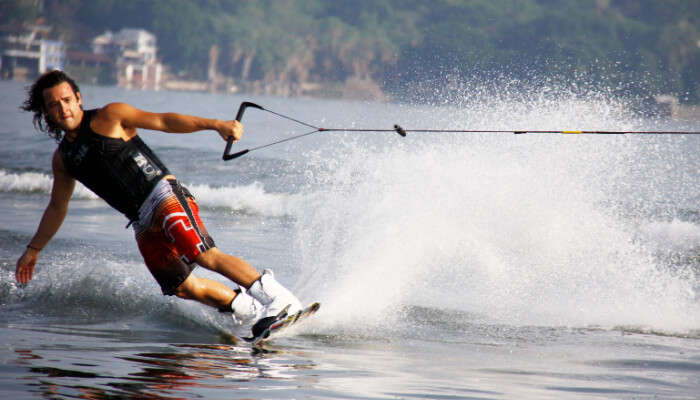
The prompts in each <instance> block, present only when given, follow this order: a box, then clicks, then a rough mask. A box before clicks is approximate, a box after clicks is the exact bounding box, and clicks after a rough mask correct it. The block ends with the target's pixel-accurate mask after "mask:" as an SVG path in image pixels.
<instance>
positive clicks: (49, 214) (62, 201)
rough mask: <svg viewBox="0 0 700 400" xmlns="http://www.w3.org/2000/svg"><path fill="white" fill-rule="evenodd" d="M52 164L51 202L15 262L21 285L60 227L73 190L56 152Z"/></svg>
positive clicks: (70, 179)
mask: <svg viewBox="0 0 700 400" xmlns="http://www.w3.org/2000/svg"><path fill="white" fill-rule="evenodd" d="M52 164H53V175H54V179H53V187H52V188H51V200H50V201H49V204H48V205H47V206H46V210H44V215H43V216H42V217H41V222H40V223H39V227H38V228H37V230H36V233H35V234H34V237H33V238H32V240H31V241H29V244H28V245H27V248H26V250H25V251H24V253H23V254H22V256H21V257H20V258H19V260H17V270H16V276H17V281H19V282H20V283H22V284H26V283H27V282H29V280H30V279H31V278H32V276H33V274H34V265H35V264H36V261H37V258H38V254H39V251H41V249H43V248H44V246H46V244H47V243H48V242H49V241H50V240H51V238H52V237H53V236H54V235H55V234H56V232H57V231H58V228H60V227H61V224H62V223H63V220H64V219H65V217H66V213H67V211H68V202H69V201H70V197H71V195H72V194H73V189H74V188H75V179H73V178H72V177H71V176H70V175H69V174H68V172H67V171H66V170H65V168H64V167H63V160H62V159H61V156H60V155H59V154H58V151H56V152H55V153H54V157H53V162H52Z"/></svg>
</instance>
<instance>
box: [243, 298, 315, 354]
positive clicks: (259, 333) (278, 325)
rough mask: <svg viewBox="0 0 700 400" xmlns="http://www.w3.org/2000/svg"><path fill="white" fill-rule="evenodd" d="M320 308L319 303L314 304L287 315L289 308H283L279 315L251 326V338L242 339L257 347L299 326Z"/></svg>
mask: <svg viewBox="0 0 700 400" xmlns="http://www.w3.org/2000/svg"><path fill="white" fill-rule="evenodd" d="M319 308H321V303H319V302H314V303H312V304H311V305H310V306H308V307H306V308H304V309H303V310H300V311H299V312H297V313H295V314H292V315H288V314H287V310H288V309H289V306H287V307H285V309H284V310H282V311H281V312H280V313H279V314H277V315H276V316H274V317H267V318H263V319H261V320H260V321H258V322H257V323H256V324H255V325H253V329H252V331H253V336H251V337H245V338H243V339H244V340H246V341H247V342H250V343H252V344H253V346H259V345H261V344H262V343H263V342H264V341H266V340H270V339H272V338H273V337H275V336H277V335H279V334H280V333H282V332H284V331H285V330H287V329H288V328H290V327H292V326H295V325H297V324H299V323H300V322H301V321H303V320H305V319H306V318H308V317H310V316H312V315H314V314H315V313H316V311H318V309H319Z"/></svg>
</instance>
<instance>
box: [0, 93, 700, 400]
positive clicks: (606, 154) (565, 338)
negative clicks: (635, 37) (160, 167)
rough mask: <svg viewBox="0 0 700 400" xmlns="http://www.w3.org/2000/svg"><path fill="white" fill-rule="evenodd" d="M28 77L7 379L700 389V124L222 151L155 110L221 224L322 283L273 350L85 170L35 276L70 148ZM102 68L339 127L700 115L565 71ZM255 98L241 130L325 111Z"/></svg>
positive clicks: (189, 100)
mask: <svg viewBox="0 0 700 400" xmlns="http://www.w3.org/2000/svg"><path fill="white" fill-rule="evenodd" d="M23 86H24V85H23V84H20V83H16V82H6V81H3V82H0V120H1V121H2V124H1V125H0V262H1V263H2V264H1V266H2V268H0V338H1V341H0V343H1V344H0V369H1V371H2V373H1V374H0V397H1V398H6V399H36V398H51V399H54V398H90V399H106V398H122V397H136V398H149V399H176V398H177V399H180V398H188V399H192V398H207V399H229V398H261V399H267V398H273V399H287V398H333V399H337V398H345V399H353V398H357V399H396V398H404V399H412V398H431V399H512V398H518V399H546V398H552V399H555V398H556V399H560V398H567V399H599V398H613V399H652V398H663V399H697V398H700V214H699V212H698V211H699V210H698V204H700V136H699V135H695V136H691V135H674V136H671V135H613V136H608V135H605V136H602V135H558V134H526V135H512V134H485V133H481V134H423V133H409V134H408V136H407V137H406V138H402V137H400V136H399V135H396V134H393V133H330V132H327V133H315V134H313V135H310V136H308V137H305V138H303V139H299V140H294V141H290V142H287V143H284V144H280V145H277V146H272V147H269V148H265V149H263V150H259V151H253V152H251V153H249V154H247V155H246V156H244V157H241V158H239V159H236V160H232V161H228V162H224V161H222V160H221V154H222V152H223V148H224V144H223V142H222V141H221V139H220V138H219V136H218V135H217V134H216V133H214V132H200V133H195V134H189V135H169V134H163V133H154V132H142V137H143V138H144V140H145V141H146V142H147V143H149V144H150V145H151V146H152V147H153V148H154V150H155V151H156V153H158V154H159V155H160V157H161V159H163V161H164V162H165V163H166V165H168V166H169V168H170V170H171V171H172V172H173V173H174V174H175V175H176V176H178V178H179V179H180V180H181V181H182V182H183V183H184V184H185V185H186V186H188V187H189V188H190V189H191V191H192V192H193V193H194V195H195V196H196V197H197V200H198V202H199V204H200V206H201V208H202V217H203V220H204V222H205V225H206V226H207V228H208V230H209V232H210V233H211V234H212V236H213V237H214V239H215V240H216V243H217V245H218V246H219V248H221V249H222V250H224V251H226V252H229V253H231V254H234V255H237V256H240V257H242V258H244V259H246V260H248V261H249V262H250V263H251V264H252V265H254V266H255V267H257V268H258V269H262V268H272V269H273V270H274V271H275V273H276V276H277V277H278V279H279V280H280V281H282V282H283V283H285V284H286V285H287V286H289V287H291V288H293V289H294V291H295V292H296V293H297V294H298V295H299V297H300V298H301V299H302V301H303V302H304V303H310V302H312V301H320V302H321V303H322V304H323V306H322V308H321V310H320V311H319V313H318V314H316V316H314V317H313V318H312V319H310V320H309V321H308V323H306V324H304V325H303V326H301V327H299V328H298V329H297V330H296V331H294V332H293V333H294V334H293V335H287V336H284V337H281V338H278V339H276V340H274V341H272V342H271V343H270V344H269V346H268V350H269V351H268V352H267V353H264V354H256V353H254V352H253V351H252V349H251V348H250V346H249V345H248V344H246V343H245V342H241V341H236V340H235V339H234V338H233V337H232V336H231V335H232V334H233V335H236V334H241V332H238V331H237V330H236V327H235V326H234V325H233V323H232V321H231V320H230V317H227V316H226V315H224V314H220V313H218V312H217V311H215V310H212V309H209V308H206V307H204V306H201V305H199V304H195V303H192V302H186V301H183V300H179V299H175V298H171V297H166V296H162V295H161V294H160V290H159V288H158V287H157V285H156V283H155V282H154V280H153V279H152V278H151V277H150V275H149V273H148V271H147V270H146V268H145V267H144V265H143V264H142V262H141V258H140V255H139V253H138V249H137V247H136V244H135V242H134V240H133V233H132V232H131V230H130V229H124V226H125V225H126V223H127V221H126V219H125V218H124V217H123V216H121V215H120V214H118V213H117V212H116V211H114V210H112V209H110V208H109V207H108V206H107V205H106V204H105V203H104V202H103V201H101V200H99V199H97V198H96V197H95V196H94V195H93V194H92V193H90V192H89V191H87V190H86V189H84V188H82V187H77V189H76V192H75V194H74V197H73V200H72V201H71V207H70V211H69V215H68V217H67V219H66V221H65V223H64V224H63V226H62V228H61V230H60V231H59V233H58V234H57V235H56V237H55V238H54V239H53V241H52V242H51V243H50V244H49V245H48V246H47V247H46V249H45V250H44V251H43V252H42V253H41V255H40V259H39V263H38V265H37V270H36V273H35V278H34V280H33V281H32V282H31V283H30V284H29V285H28V286H27V287H24V288H22V287H18V286H17V284H16V283H15V279H14V269H15V262H16V260H17V258H18V257H19V255H20V254H21V252H22V251H23V249H24V246H25V245H26V243H28V241H29V239H30V238H31V236H32V235H33V233H34V231H35V229H36V226H37V224H38V222H39V219H40V218H41V214H42V212H43V209H44V207H45V206H46V203H47V200H48V195H49V191H50V187H51V179H52V178H51V170H50V156H51V154H52V152H53V151H54V150H55V148H56V144H55V143H54V142H53V141H52V140H50V139H49V138H48V137H46V136H45V135H43V134H42V133H39V132H36V131H35V130H34V129H33V128H32V126H31V116H30V115H28V114H27V113H22V112H20V111H19V110H18V107H19V105H20V104H21V102H22V101H23V99H24V92H23V90H24V88H23ZM82 92H83V97H84V104H85V107H86V108H92V107H98V106H102V105H104V104H106V103H108V102H111V101H124V102H128V103H131V104H133V105H135V106H137V107H140V108H144V109H147V110H151V111H177V112H182V113H190V114H196V115H203V116H209V117H215V118H222V119H223V118H233V115H234V114H235V111H236V109H237V107H238V105H239V104H240V102H241V101H244V100H249V101H254V102H256V103H259V104H260V105H262V106H264V107H266V108H268V109H270V110H274V111H277V112H280V113H283V114H287V115H290V116H293V117H294V118H297V119H300V120H302V121H305V122H308V123H310V124H312V125H316V126H322V127H327V128H336V127H353V128H381V129H390V128H391V127H392V126H393V124H395V123H398V124H400V125H401V126H403V127H404V128H406V129H423V128H428V129H449V128H452V129H484V130H499V129H513V130H522V129H553V130H578V129H586V130H589V129H590V130H630V129H641V130H647V129H649V130H660V129H673V130H700V125H699V124H698V123H691V122H682V121H680V122H679V121H664V120H652V119H644V118H641V117H638V116H635V115H634V114H632V113H630V112H629V111H627V107H626V104H625V102H623V101H619V100H615V99H611V98H606V96H605V95H598V96H591V97H589V98H587V97H582V96H574V95H571V94H567V92H566V91H556V90H555V91H547V90H542V91H541V92H539V93H525V94H523V93H507V92H506V93H501V94H500V95H499V96H490V95H488V94H484V93H483V92H482V93H478V96H477V97H474V96H473V93H469V92H466V91H465V92H463V93H461V94H459V93H458V95H453V96H451V98H450V103H449V104H444V105H441V106H428V105H420V106H419V105H406V104H380V103H364V102H349V101H339V100H319V99H282V98H274V97H261V96H251V97H244V96H241V95H219V94H199V93H168V92H140V91H127V90H122V89H117V88H103V87H90V86H85V87H83V88H82ZM243 123H244V126H245V129H246V131H245V132H246V133H245V135H244V138H243V139H242V140H241V141H240V142H239V143H237V144H235V145H234V150H239V149H245V148H253V147H255V146H260V145H264V144H266V143H270V142H273V141H276V140H279V139H284V138H287V137H291V136H293V135H296V134H302V133H305V132H308V131H309V130H310V129H309V128H307V127H304V126H301V125H298V124H295V123H293V122H290V121H287V120H283V119H280V118H277V117H275V116H273V115H271V114H268V113H264V112H261V111H258V110H249V111H248V112H247V113H246V115H245V118H244V119H243ZM195 273H196V274H198V275H200V276H207V277H210V278H213V279H217V280H222V279H221V277H219V276H217V275H215V274H212V273H209V272H207V271H204V270H202V269H197V270H196V271H195ZM222 281H224V280H222ZM225 283H226V284H229V285H231V283H230V282H225Z"/></svg>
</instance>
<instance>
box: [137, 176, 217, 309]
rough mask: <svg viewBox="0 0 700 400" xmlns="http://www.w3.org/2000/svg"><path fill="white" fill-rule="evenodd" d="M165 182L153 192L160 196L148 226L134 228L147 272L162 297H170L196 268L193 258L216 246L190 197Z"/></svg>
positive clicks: (180, 187)
mask: <svg viewBox="0 0 700 400" xmlns="http://www.w3.org/2000/svg"><path fill="white" fill-rule="evenodd" d="M165 182H167V186H166V185H164V184H163V182H161V183H160V184H159V185H158V186H156V188H155V189H154V191H157V190H158V191H159V193H158V194H159V196H158V199H157V203H156V204H155V205H154V207H153V209H152V210H151V212H150V213H149V218H148V222H146V224H145V226H144V225H141V224H142V223H143V222H144V221H138V222H136V223H135V226H134V227H135V231H136V242H137V243H138V246H139V250H140V251H141V255H142V256H143V260H144V262H145V263H146V266H147V267H148V270H149V271H150V272H151V274H152V275H153V277H154V278H155V279H156V281H157V282H158V284H159V285H160V287H161V290H162V291H163V294H166V295H173V294H175V291H176V290H177V288H178V287H179V286H180V285H181V284H182V283H183V282H184V281H185V279H187V277H188V276H189V275H190V273H191V272H192V271H193V270H194V268H195V267H196V265H195V264H194V260H195V258H196V257H197V256H198V255H200V254H201V253H203V252H205V251H207V250H209V249H210V248H212V247H214V246H215V244H214V240H212V238H211V237H210V236H209V234H208V233H207V230H206V228H205V227H204V224H203V223H202V220H201V219H200V218H199V207H198V206H197V203H196V202H195V199H194V197H193V196H192V194H190V192H189V191H188V190H187V189H186V188H184V187H183V186H181V185H180V183H179V182H177V181H176V180H167V181H165ZM152 195H153V193H152ZM149 198H150V196H149ZM147 201H148V199H147Z"/></svg>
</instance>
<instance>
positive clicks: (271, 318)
mask: <svg viewBox="0 0 700 400" xmlns="http://www.w3.org/2000/svg"><path fill="white" fill-rule="evenodd" d="M248 294H249V295H250V296H251V297H253V298H254V299H255V300H257V301H259V302H260V304H262V306H263V312H262V315H261V317H260V319H259V320H258V322H256V323H255V325H254V326H253V336H258V335H259V333H260V332H261V331H263V330H265V329H266V328H267V327H268V326H269V325H271V324H272V323H273V322H275V321H276V320H278V319H280V318H283V317H284V314H283V313H282V312H283V311H285V312H286V315H294V314H296V313H298V312H299V311H301V310H302V306H301V302H300V301H299V299H297V298H296V296H294V295H293V294H292V292H290V291H289V290H288V289H287V288H285V287H284V286H282V285H281V284H280V283H279V282H277V280H275V276H274V275H273V273H272V271H270V270H267V269H266V270H263V273H262V276H261V277H260V279H258V280H257V281H255V282H254V283H253V284H252V285H251V286H250V288H249V289H248Z"/></svg>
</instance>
